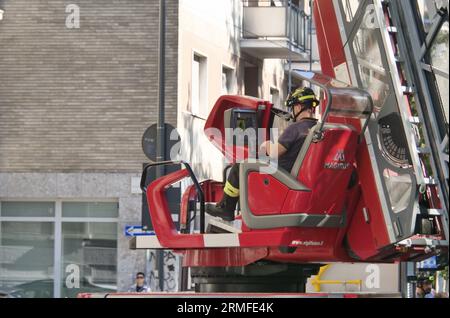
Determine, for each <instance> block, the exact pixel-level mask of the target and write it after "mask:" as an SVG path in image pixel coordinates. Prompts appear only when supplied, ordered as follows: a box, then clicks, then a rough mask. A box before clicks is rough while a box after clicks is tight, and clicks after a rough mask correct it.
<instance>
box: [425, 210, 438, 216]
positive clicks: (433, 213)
mask: <svg viewBox="0 0 450 318" xmlns="http://www.w3.org/2000/svg"><path fill="white" fill-rule="evenodd" d="M441 211H442V210H441V209H426V212H427V214H428V215H430V216H440V215H442V213H441Z"/></svg>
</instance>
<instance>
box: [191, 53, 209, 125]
mask: <svg viewBox="0 0 450 318" xmlns="http://www.w3.org/2000/svg"><path fill="white" fill-rule="evenodd" d="M191 89H192V92H191V112H192V114H193V115H197V116H202V117H205V116H206V115H207V59H206V57H204V56H201V55H199V54H197V53H195V54H194V57H193V59H192V81H191Z"/></svg>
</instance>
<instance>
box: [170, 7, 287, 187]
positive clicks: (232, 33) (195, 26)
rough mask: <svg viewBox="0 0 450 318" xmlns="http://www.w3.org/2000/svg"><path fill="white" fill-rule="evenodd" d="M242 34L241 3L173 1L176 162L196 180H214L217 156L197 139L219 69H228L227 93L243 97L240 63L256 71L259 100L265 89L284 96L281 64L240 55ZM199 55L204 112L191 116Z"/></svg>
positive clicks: (218, 172) (215, 93) (216, 92)
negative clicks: (175, 9) (179, 156)
mask: <svg viewBox="0 0 450 318" xmlns="http://www.w3.org/2000/svg"><path fill="white" fill-rule="evenodd" d="M241 31H242V2H241V0H215V1H208V0H180V1H179V49H178V50H179V57H178V59H179V63H178V65H179V69H178V127H177V128H178V131H179V133H180V136H181V139H182V144H181V153H182V158H183V159H184V160H186V161H188V162H190V163H191V164H192V165H193V168H194V170H195V172H196V174H197V175H198V176H199V178H200V179H202V178H212V179H216V180H220V179H221V177H222V170H223V167H224V163H223V156H222V154H221V153H220V151H218V150H217V149H216V148H215V147H214V146H212V144H211V143H210V142H209V141H208V140H207V139H206V137H205V136H204V134H203V127H204V124H205V120H206V118H207V115H208V114H209V112H210V110H211V109H212V107H213V106H214V103H215V102H216V100H217V98H218V97H219V96H220V95H221V94H222V68H223V66H225V67H227V68H231V69H233V70H234V74H233V76H234V77H235V80H234V81H233V82H234V85H233V87H232V90H231V92H230V93H231V94H244V91H245V90H244V64H246V63H248V62H250V63H251V64H256V65H257V66H259V67H260V68H261V71H262V73H261V78H260V79H259V80H258V86H259V89H258V93H259V97H262V98H264V99H267V100H268V99H269V97H270V88H271V87H272V88H276V89H278V90H279V92H280V96H281V98H284V96H285V89H284V83H285V82H284V81H285V80H284V72H283V61H282V60H264V61H260V60H256V59H254V58H252V57H248V56H243V54H241V51H240V47H239V40H240V37H241ZM194 53H197V54H200V55H202V56H204V57H206V59H207V75H206V76H207V85H206V86H207V96H206V100H207V107H206V108H207V110H206V113H205V114H200V115H198V116H192V113H191V111H190V110H191V106H192V105H191V99H192V83H191V81H192V57H193V54H194Z"/></svg>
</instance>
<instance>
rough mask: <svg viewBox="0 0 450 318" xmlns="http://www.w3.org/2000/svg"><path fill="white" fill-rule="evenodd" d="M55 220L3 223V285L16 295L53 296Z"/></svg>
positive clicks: (0, 266)
mask: <svg viewBox="0 0 450 318" xmlns="http://www.w3.org/2000/svg"><path fill="white" fill-rule="evenodd" d="M53 254H54V223H53V222H17V221H2V222H1V223H0V289H1V290H2V291H6V292H9V293H10V294H11V296H13V297H20V298H50V297H53V285H54V282H53V277H54V267H53Z"/></svg>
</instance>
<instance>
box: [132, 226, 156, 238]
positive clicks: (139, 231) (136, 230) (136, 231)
mask: <svg viewBox="0 0 450 318" xmlns="http://www.w3.org/2000/svg"><path fill="white" fill-rule="evenodd" d="M144 235H156V234H155V232H154V231H145V230H144V229H143V227H142V226H141V225H126V226H125V236H144Z"/></svg>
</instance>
